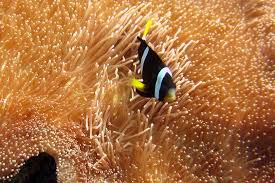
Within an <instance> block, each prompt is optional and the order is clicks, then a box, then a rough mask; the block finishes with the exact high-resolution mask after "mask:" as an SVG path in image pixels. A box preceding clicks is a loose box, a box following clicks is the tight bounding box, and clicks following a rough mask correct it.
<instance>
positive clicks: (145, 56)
mask: <svg viewBox="0 0 275 183" xmlns="http://www.w3.org/2000/svg"><path fill="white" fill-rule="evenodd" d="M137 39H138V40H139V41H140V46H139V48H138V57H139V60H140V65H141V66H140V67H141V75H142V81H140V80H137V79H133V80H132V86H134V87H135V88H136V91H137V93H138V94H139V95H141V96H143V97H149V98H152V97H154V98H156V99H157V100H159V101H165V102H172V101H174V100H175V99H176V85H175V83H174V82H173V79H172V73H171V71H170V69H169V68H168V67H167V66H166V65H165V64H164V62H163V61H162V60H161V58H160V57H159V56H158V54H157V53H156V52H155V51H154V50H152V48H150V46H149V45H148V44H147V43H146V41H145V40H144V39H142V38H140V37H137Z"/></svg>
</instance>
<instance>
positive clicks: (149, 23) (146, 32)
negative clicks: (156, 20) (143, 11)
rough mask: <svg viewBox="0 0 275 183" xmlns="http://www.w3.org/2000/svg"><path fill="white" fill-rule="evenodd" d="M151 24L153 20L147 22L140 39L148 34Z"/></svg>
mask: <svg viewBox="0 0 275 183" xmlns="http://www.w3.org/2000/svg"><path fill="white" fill-rule="evenodd" d="M152 24H153V20H152V19H149V20H148V21H147V23H146V25H145V29H144V32H143V36H142V37H145V36H146V35H147V34H148V32H149V30H150V28H151V26H152Z"/></svg>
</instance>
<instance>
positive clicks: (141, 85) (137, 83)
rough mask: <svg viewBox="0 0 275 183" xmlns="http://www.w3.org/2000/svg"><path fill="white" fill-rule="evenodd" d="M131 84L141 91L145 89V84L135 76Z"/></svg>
mask: <svg viewBox="0 0 275 183" xmlns="http://www.w3.org/2000/svg"><path fill="white" fill-rule="evenodd" d="M131 85H132V86H133V87H135V88H136V89H138V90H141V91H144V89H145V84H144V83H142V82H141V81H139V80H138V79H135V78H134V79H132V80H131Z"/></svg>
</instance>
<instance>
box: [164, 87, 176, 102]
mask: <svg viewBox="0 0 275 183" xmlns="http://www.w3.org/2000/svg"><path fill="white" fill-rule="evenodd" d="M175 100H176V89H175V88H170V89H169V90H168V93H167V95H166V97H165V98H164V101H165V102H173V101H175Z"/></svg>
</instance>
